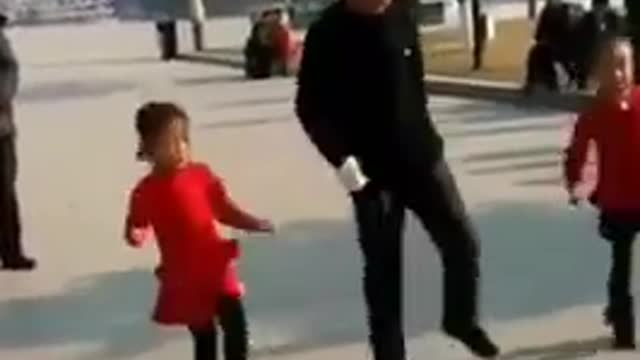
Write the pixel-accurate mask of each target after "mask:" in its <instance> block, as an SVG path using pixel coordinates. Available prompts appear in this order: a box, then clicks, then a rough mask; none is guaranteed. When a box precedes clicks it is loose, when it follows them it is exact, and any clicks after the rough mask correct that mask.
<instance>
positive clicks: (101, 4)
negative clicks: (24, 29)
mask: <svg viewBox="0 0 640 360" xmlns="http://www.w3.org/2000/svg"><path fill="white" fill-rule="evenodd" d="M112 15H113V0H18V1H16V3H15V8H14V11H13V20H14V23H16V24H18V25H21V24H43V23H52V22H53V23H55V22H79V21H91V20H96V19H100V18H106V17H110V16H112Z"/></svg>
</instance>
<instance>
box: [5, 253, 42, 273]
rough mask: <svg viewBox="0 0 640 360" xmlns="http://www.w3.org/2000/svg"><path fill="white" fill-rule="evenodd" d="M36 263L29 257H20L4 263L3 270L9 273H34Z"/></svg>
mask: <svg viewBox="0 0 640 360" xmlns="http://www.w3.org/2000/svg"><path fill="white" fill-rule="evenodd" d="M36 265H37V264H36V261H35V260H34V259H30V258H28V257H24V256H23V257H19V258H16V259H9V260H6V261H3V262H2V269H3V270H9V271H32V270H34V269H35V268H36Z"/></svg>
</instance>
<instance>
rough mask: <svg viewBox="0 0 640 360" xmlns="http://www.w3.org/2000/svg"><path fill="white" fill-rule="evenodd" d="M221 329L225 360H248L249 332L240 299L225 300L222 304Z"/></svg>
mask: <svg viewBox="0 0 640 360" xmlns="http://www.w3.org/2000/svg"><path fill="white" fill-rule="evenodd" d="M219 319H220V320H219V321H220V327H222V331H223V332H224V358H225V360H246V359H247V354H248V344H249V331H248V328H247V317H246V314H245V311H244V307H243V305H242V301H241V300H240V299H233V298H223V299H222V301H221V302H220V316H219Z"/></svg>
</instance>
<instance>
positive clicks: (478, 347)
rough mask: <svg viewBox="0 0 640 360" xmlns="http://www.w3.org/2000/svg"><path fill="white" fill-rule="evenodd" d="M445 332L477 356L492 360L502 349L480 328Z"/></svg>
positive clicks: (445, 330) (446, 330)
mask: <svg viewBox="0 0 640 360" xmlns="http://www.w3.org/2000/svg"><path fill="white" fill-rule="evenodd" d="M444 332H445V333H446V334H447V335H449V336H451V337H452V338H454V339H457V340H459V341H460V342H461V343H463V344H464V345H465V346H466V347H467V348H468V349H469V350H470V351H471V352H472V353H473V354H474V355H475V356H478V357H481V358H485V359H491V358H495V357H496V356H498V354H499V353H500V349H499V348H498V346H496V344H494V343H493V341H491V339H490V338H489V336H488V335H487V333H486V332H485V331H484V330H483V329H482V328H481V327H479V326H474V327H471V328H469V329H466V330H453V329H446V328H445V329H444Z"/></svg>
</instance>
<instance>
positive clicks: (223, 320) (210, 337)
mask: <svg viewBox="0 0 640 360" xmlns="http://www.w3.org/2000/svg"><path fill="white" fill-rule="evenodd" d="M218 326H219V327H220V328H221V329H222V333H223V352H224V358H225V360H246V359H247V353H248V330H247V318H246V315H245V311H244V307H243V305H242V301H241V300H240V299H234V298H229V297H225V298H223V299H222V300H221V301H220V311H219V316H218V324H215V323H211V325H210V326H207V327H205V328H201V327H198V328H195V327H189V330H190V331H191V335H192V337H193V343H194V349H195V360H217V358H218Z"/></svg>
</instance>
